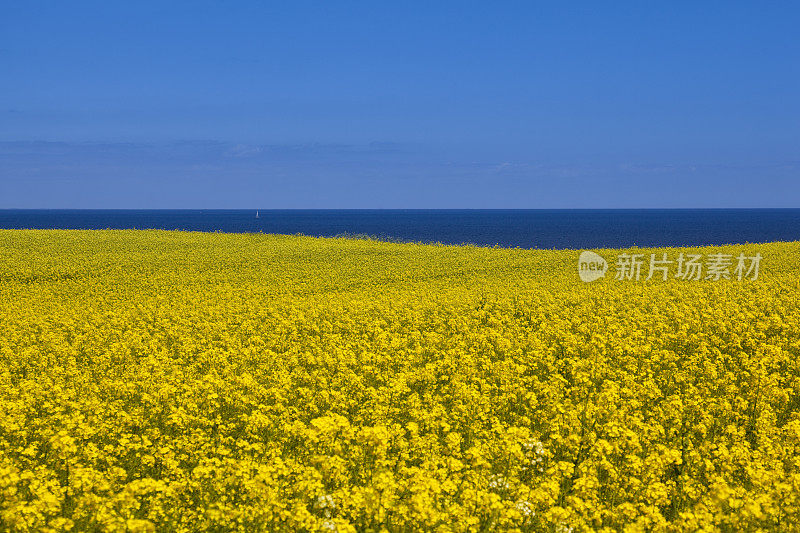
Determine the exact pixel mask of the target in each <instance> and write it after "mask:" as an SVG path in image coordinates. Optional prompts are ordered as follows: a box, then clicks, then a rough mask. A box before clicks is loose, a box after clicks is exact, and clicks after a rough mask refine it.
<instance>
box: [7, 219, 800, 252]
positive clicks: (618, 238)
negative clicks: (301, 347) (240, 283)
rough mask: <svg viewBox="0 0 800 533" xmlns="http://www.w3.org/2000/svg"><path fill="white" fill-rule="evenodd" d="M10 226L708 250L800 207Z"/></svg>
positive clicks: (26, 222) (749, 237)
mask: <svg viewBox="0 0 800 533" xmlns="http://www.w3.org/2000/svg"><path fill="white" fill-rule="evenodd" d="M0 228H39V229H44V228H47V229H50V228H59V229H105V228H114V229H133V228H135V229H145V228H155V229H165V230H184V231H206V232H215V231H217V232H230V233H258V232H262V233H282V234H297V233H302V234H304V235H312V236H325V237H330V236H336V235H343V234H347V235H368V236H372V237H376V238H380V239H387V240H397V241H415V242H416V241H421V242H441V243H444V244H475V245H480V246H495V245H499V246H502V247H510V248H514V247H519V248H555V249H564V248H573V249H576V248H577V249H580V248H621V247H628V246H700V245H713V244H731V243H761V242H770V241H797V240H800V209H619V210H617V209H598V210H593V209H589V210H583V209H581V210H560V209H554V210H538V209H536V210H522V209H511V210H505V209H486V210H484V209H475V210H473V209H443V210H422V209H420V210H418V209H408V210H407V209H388V210H339V209H335V210H327V209H320V210H318V209H313V210H279V209H269V210H268V209H262V210H258V218H256V210H255V209H249V210H183V209H182V210H70V209H42V210H38V209H37V210H28V209H5V210H0Z"/></svg>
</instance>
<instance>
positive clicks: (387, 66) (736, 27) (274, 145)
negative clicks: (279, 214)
mask: <svg viewBox="0 0 800 533" xmlns="http://www.w3.org/2000/svg"><path fill="white" fill-rule="evenodd" d="M1 11H2V12H0V71H1V72H2V73H3V74H2V78H1V79H0V208H6V207H30V208H37V207H46V208H49V207H65V208H73V207H74V208H318V207H320V208H321V207H330V208H362V207H363V208H394V207H401V208H417V207H419V208H436V207H441V208H458V207H474V208H503V207H509V208H564V207H579V208H586V207H597V208H603V207H800V99H798V98H797V95H798V94H800V39H797V28H798V27H800V4H797V3H794V2H769V3H765V2H755V1H753V2H663V3H660V4H654V3H650V2H630V3H627V2H613V3H598V2H552V3H536V2H519V3H514V2H484V3H468V2H458V3H456V2H453V3H448V2H419V3H415V2H392V3H389V2H370V3H367V2H364V3H355V2H332V3H306V2H248V1H238V2H221V1H219V2H204V1H194V2H178V1H175V2H148V1H139V2H107V1H106V2H81V1H77V2H36V1H26V2H15V3H10V2H9V3H6V4H4V6H3V7H2V10H1Z"/></svg>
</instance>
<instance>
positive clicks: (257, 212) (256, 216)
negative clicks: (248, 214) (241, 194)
mask: <svg viewBox="0 0 800 533" xmlns="http://www.w3.org/2000/svg"><path fill="white" fill-rule="evenodd" d="M256 218H258V209H256Z"/></svg>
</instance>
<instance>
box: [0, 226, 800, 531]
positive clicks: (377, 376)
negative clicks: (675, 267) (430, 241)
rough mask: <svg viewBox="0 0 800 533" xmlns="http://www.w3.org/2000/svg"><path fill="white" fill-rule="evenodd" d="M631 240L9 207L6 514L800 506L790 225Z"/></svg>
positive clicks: (123, 526)
mask: <svg viewBox="0 0 800 533" xmlns="http://www.w3.org/2000/svg"><path fill="white" fill-rule="evenodd" d="M598 252H599V253H600V254H601V255H602V254H606V255H609V254H610V255H613V254H615V253H618V252H620V251H618V250H615V251H610V250H605V251H604V250H599V251H598ZM634 252H635V253H637V254H644V255H643V257H650V253H651V252H658V254H659V257H660V256H661V254H662V253H668V254H669V255H671V256H677V255H678V254H679V253H684V252H685V253H687V254H688V253H696V254H705V255H709V254H712V253H725V254H730V255H731V256H733V257H736V256H739V255H740V254H742V253H744V254H746V255H747V256H748V257H751V256H755V254H756V253H759V254H761V256H763V259H762V263H761V270H760V273H759V276H758V278H757V279H756V280H752V279H743V280H738V279H736V278H735V277H731V279H721V280H706V279H699V280H695V281H687V280H683V279H675V278H674V277H670V278H669V279H667V280H663V279H662V278H661V276H656V277H653V278H652V279H649V280H646V279H644V277H642V279H640V280H638V281H636V280H616V279H614V277H613V276H610V275H609V276H606V277H603V278H601V279H599V280H597V281H594V282H592V283H584V282H582V281H581V280H580V279H579V277H578V269H577V261H578V254H579V252H578V251H568V250H566V251H543V250H540V251H536V250H520V249H513V250H512V249H501V248H478V247H471V246H440V245H420V244H394V243H385V242H377V241H372V240H360V239H317V238H310V237H302V236H276V235H261V234H251V235H247V234H242V235H229V234H203V233H184V232H166V231H111V230H108V231H52V230H48V231H38V230H37V231H34V230H25V231H14V230H2V231H0V530H3V531H164V532H168V531H169V532H172V531H185V532H192V531H374V532H378V531H387V532H400V531H442V532H444V531H493V530H509V531H549V532H554V531H555V532H562V533H566V532H579V531H592V530H599V531H631V532H633V531H798V530H800V312H798V308H800V282H799V281H798V280H799V279H800V243H774V244H764V245H742V246H726V247H717V248H699V249H682V250H679V249H659V250H646V249H637V250H627V253H629V254H632V253H634Z"/></svg>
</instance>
